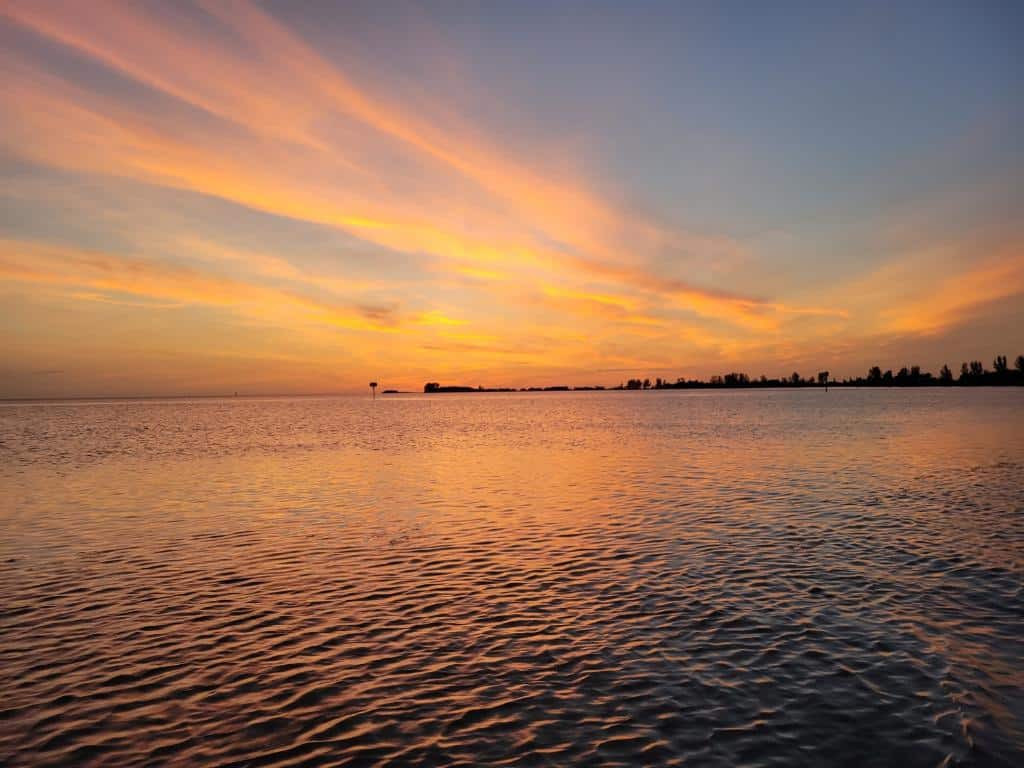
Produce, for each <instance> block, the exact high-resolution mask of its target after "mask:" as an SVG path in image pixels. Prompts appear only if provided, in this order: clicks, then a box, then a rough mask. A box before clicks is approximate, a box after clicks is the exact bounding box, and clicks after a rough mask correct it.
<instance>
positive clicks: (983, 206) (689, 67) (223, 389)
mask: <svg viewBox="0 0 1024 768" xmlns="http://www.w3.org/2000/svg"><path fill="white" fill-rule="evenodd" d="M1022 37H1024V6H1022V5H1021V4H1020V3H1015V2H1009V3H996V2H971V3H968V2H950V3H947V2H942V1H941V0H940V1H939V2H925V3H913V2H901V3H888V2H883V3H816V2H813V3H812V2H809V3H785V2H782V3H771V4H750V3H732V2H716V3H710V2H709V3H681V2H671V3H653V2H640V3H618V2H608V3H604V2H596V1H594V2H586V3H568V2H554V3H547V2H545V3H540V2H538V3H531V2H516V3H512V2H508V3H479V4H477V3H469V2H437V3H425V4H407V3H394V2H388V1H387V0H385V1H384V2H346V3H333V2H303V3H290V2H256V1H255V0H253V1H247V0H198V2H184V1H181V2H178V1H176V2H164V3H159V2H131V3H120V2H109V1H108V0H89V2H49V0H24V1H23V0H0V114H2V115H3V117H2V120H0V397H64V396H94V395H177V394H218V393H231V392H236V391H237V392H239V393H240V394H266V393H325V392H345V391H366V386H367V384H368V382H369V381H371V380H375V381H379V382H380V385H381V387H384V388H397V389H419V388H421V387H422V385H423V383H424V382H425V381H440V382H442V383H446V384H462V385H469V386H478V385H482V386H528V385H562V384H568V385H586V384H603V385H612V386H613V385H616V384H618V383H620V382H621V381H623V380H625V379H628V378H631V377H635V376H640V377H650V378H652V379H653V378H655V377H663V378H669V379H673V380H674V379H675V378H677V377H679V376H685V377H687V378H693V377H700V378H705V377H707V376H710V375H713V374H719V373H725V372H728V371H733V370H736V371H744V372H747V373H749V374H751V375H752V376H760V375H761V374H766V375H768V376H769V377H775V376H787V375H789V374H790V373H791V372H793V371H794V370H795V371H799V372H800V373H802V374H803V375H805V376H810V375H814V374H815V373H816V372H818V371H821V370H829V371H831V372H832V374H833V376H836V377H839V378H842V377H845V376H855V375H864V374H865V373H866V371H867V368H868V367H869V366H871V365H874V364H878V365H881V366H882V367H883V369H884V368H894V369H898V368H899V367H901V366H903V365H908V366H909V365H915V364H916V365H920V366H922V368H924V369H925V370H933V371H937V370H938V368H939V367H940V366H941V365H942V364H943V363H948V364H949V365H950V367H952V368H954V370H956V369H957V368H958V367H959V364H960V362H961V361H963V360H971V359H981V360H983V361H985V363H986V365H989V366H990V365H991V362H990V361H991V360H992V358H993V357H994V356H995V355H997V354H1005V355H1008V356H1009V357H1010V359H1011V360H1012V359H1013V358H1014V357H1016V355H1018V354H1024V309H1022V307H1024V301H1022V299H1024V48H1022V47H1021V46H1020V44H1019V41H1020V39H1022Z"/></svg>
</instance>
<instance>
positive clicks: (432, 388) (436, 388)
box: [423, 381, 604, 394]
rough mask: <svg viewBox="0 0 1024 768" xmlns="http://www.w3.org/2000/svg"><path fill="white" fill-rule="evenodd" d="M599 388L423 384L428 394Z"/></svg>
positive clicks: (563, 390) (576, 390) (589, 389)
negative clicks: (517, 387)
mask: <svg viewBox="0 0 1024 768" xmlns="http://www.w3.org/2000/svg"><path fill="white" fill-rule="evenodd" d="M597 389H604V387H569V386H564V385H563V386H557V387H521V388H519V389H516V388H515V387H458V386H445V387H442V386H441V385H440V384H438V383H437V382H436V381H428V382H427V383H426V384H424V385H423V391H424V392H426V393H428V394H430V393H433V392H569V391H573V392H580V391H592V390H597Z"/></svg>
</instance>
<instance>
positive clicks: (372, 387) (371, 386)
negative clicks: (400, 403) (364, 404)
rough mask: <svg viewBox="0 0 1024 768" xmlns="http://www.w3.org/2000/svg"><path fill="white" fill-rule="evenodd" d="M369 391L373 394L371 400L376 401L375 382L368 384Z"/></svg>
mask: <svg viewBox="0 0 1024 768" xmlns="http://www.w3.org/2000/svg"><path fill="white" fill-rule="evenodd" d="M370 391H371V392H373V398H372V399H374V400H376V399H377V382H376V381H371V382H370Z"/></svg>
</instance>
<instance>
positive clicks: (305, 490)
mask: <svg viewBox="0 0 1024 768" xmlns="http://www.w3.org/2000/svg"><path fill="white" fill-rule="evenodd" d="M1022 406H1024V392H1020V391H1010V390H1001V391H936V390H924V391H867V392H865V391H854V390H840V391H834V392H829V393H828V394H825V393H823V392H820V391H807V390H803V391H795V392H787V391H766V392H719V393H702V392H657V393H654V392H647V393H643V392H638V393H628V392H627V393H618V392H609V393H580V394H536V395H518V394H514V395H448V396H445V395H441V396H433V397H423V396H419V397H412V396H409V397H388V398H378V399H377V401H376V402H372V401H371V400H370V399H369V398H359V399H356V398H331V399H303V398H295V399H269V400H246V399H233V400H220V401H218V400H195V401H168V402H110V403H53V404H32V405H25V404H19V405H7V406H0V455H2V457H3V462H2V466H0V484H2V490H3V495H2V498H3V500H4V501H3V508H2V514H0V534H2V535H0V763H3V764H10V765H20V764H40V763H44V764H49V763H67V764H86V763H89V762H97V763H104V764H118V765H125V764H140V765H141V764H146V765H152V764H163V763H172V764H182V765H184V764H189V765H191V764H201V763H231V764H238V765H247V766H256V765H282V766H283V765H306V764H309V765H320V764H338V765H347V764H352V765H364V764H380V765H441V764H443V765H480V764H497V763H500V764H507V765H511V764H516V765H519V764H550V765H565V764H572V763H586V764H602V765H624V766H632V765H643V764H647V765H672V764H681V763H683V762H686V763H687V764H705V765H722V766H733V765H814V764H822V763H826V764H831V765H843V764H846V765H868V764H871V765H881V764H896V763H899V764H903V765H906V766H916V765H927V766H935V765H940V764H943V763H944V762H945V764H947V765H948V764H956V765H959V764H967V765H970V764H974V765H1007V766H1009V765H1015V764H1016V765H1019V764H1021V761H1022V760H1024V693H1022V691H1024V645H1022V641H1021V639H1020V638H1021V637H1022V636H1024V594H1022V582H1021V566H1022V554H1024V407H1022Z"/></svg>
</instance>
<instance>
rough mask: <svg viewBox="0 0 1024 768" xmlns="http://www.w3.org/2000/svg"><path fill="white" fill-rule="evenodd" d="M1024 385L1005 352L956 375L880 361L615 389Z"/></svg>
mask: <svg viewBox="0 0 1024 768" xmlns="http://www.w3.org/2000/svg"><path fill="white" fill-rule="evenodd" d="M1022 385H1024V355H1018V356H1017V359H1016V360H1015V361H1014V365H1013V367H1012V368H1011V367H1010V364H1009V361H1008V360H1007V358H1006V356H1005V355H999V356H997V357H996V359H995V360H993V361H992V370H988V369H987V368H985V366H984V364H983V363H982V362H981V361H980V360H972V361H971V362H970V363H963V364H962V365H961V366H960V373H959V374H957V375H954V373H953V371H952V370H950V367H949V366H948V365H944V366H942V369H941V370H940V371H939V374H938V376H935V375H933V374H932V373H930V372H928V371H922V370H921V367H920V366H917V365H912V366H910V367H909V368H907V367H903V368H900V369H899V371H897V372H896V373H893V372H892V370H887V371H882V369H881V368H879V367H878V366H877V365H876V366H873V367H871V368H870V369H869V370H868V374H867V376H858V377H856V378H847V379H843V380H841V381H838V380H835V379H830V378H829V372H828V371H821V372H819V373H818V374H817V376H815V377H807V378H804V377H802V376H801V375H800V374H799V373H797V372H796V371H794V372H793V373H792V374H791V375H790V376H786V377H785V378H779V379H769V378H768V377H767V376H763V375H762V376H761V377H760V378H757V379H754V378H751V377H750V376H748V375H747V374H745V373H727V374H725V375H724V376H712V377H711V379H710V380H708V381H702V380H700V379H682V378H679V379H676V380H675V381H668V380H667V379H655V380H654V384H653V385H652V384H651V383H650V380H649V379H644V380H643V381H641V380H640V379H630V380H629V381H628V382H627V383H625V384H621V385H619V386H618V387H616V389H648V388H650V387H652V386H653V388H654V389H704V388H712V387H820V386H829V387H953V386H962V387H970V386H989V387H1001V386H1022Z"/></svg>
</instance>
